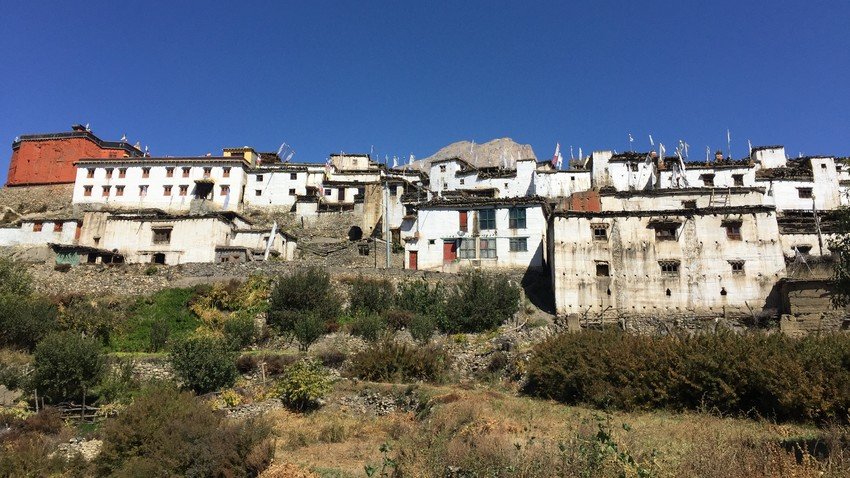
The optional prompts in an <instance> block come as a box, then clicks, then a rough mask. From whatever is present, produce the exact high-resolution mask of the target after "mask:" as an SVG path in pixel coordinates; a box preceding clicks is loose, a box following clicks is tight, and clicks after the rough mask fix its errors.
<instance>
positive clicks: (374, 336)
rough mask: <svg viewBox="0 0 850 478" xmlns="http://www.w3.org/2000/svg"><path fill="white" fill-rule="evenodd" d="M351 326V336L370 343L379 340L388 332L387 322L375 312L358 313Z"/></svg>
mask: <svg viewBox="0 0 850 478" xmlns="http://www.w3.org/2000/svg"><path fill="white" fill-rule="evenodd" d="M349 326H350V327H351V335H356V336H358V337H362V338H363V339H365V340H368V341H370V342H374V341H375V340H378V338H379V337H381V335H383V333H384V332H386V331H387V322H386V321H385V320H384V318H383V317H381V316H380V315H378V314H376V313H374V312H360V313H358V314H357V315H355V316H354V319H353V320H352V321H351V323H350V324H349Z"/></svg>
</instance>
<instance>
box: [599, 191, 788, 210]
mask: <svg viewBox="0 0 850 478" xmlns="http://www.w3.org/2000/svg"><path fill="white" fill-rule="evenodd" d="M674 191H675V192H674ZM712 192H713V196H714V202H715V205H717V203H720V202H721V201H723V200H724V198H726V197H728V201H727V202H726V204H725V205H726V206H754V205H771V204H772V198H768V197H766V196H765V195H764V194H762V193H760V192H758V191H744V190H741V189H732V191H731V192H729V191H728V190H723V189H717V190H715V191H712ZM712 192H705V191H697V190H692V189H687V188H686V189H677V190H670V193H669V194H656V193H649V192H647V193H632V194H630V195H629V196H628V197H618V196H614V195H610V194H602V195H601V196H600V199H601V202H602V210H603V211H650V210H651V211H656V210H668V209H669V210H674V211H678V212H682V210H683V204H682V203H683V202H684V201H696V205H697V208H706V207H709V205H710V204H711V202H712Z"/></svg>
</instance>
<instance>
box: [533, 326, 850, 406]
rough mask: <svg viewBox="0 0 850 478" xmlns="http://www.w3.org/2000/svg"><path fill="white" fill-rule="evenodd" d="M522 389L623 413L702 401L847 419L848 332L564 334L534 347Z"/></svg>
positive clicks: (849, 390)
mask: <svg viewBox="0 0 850 478" xmlns="http://www.w3.org/2000/svg"><path fill="white" fill-rule="evenodd" d="M524 389H525V392H526V393H529V394H532V395H537V396H541V397H547V398H553V399H556V400H559V401H562V402H566V403H587V404H591V405H593V406H596V407H610V408H618V409H625V410H632V409H652V408H669V409H674V410H680V409H704V408H708V409H713V410H717V411H720V412H722V413H756V414H758V415H760V416H766V417H771V418H775V419H779V420H815V421H821V420H834V419H839V420H845V421H846V420H847V419H848V416H847V411H848V407H850V337H845V336H841V335H836V336H827V337H807V338H804V339H793V338H789V337H785V336H783V335H779V334H773V335H762V334H753V335H735V334H733V333H730V332H723V333H719V334H712V335H700V336H695V337H689V338H686V339H682V340H678V339H676V338H672V337H646V336H636V335H629V334H625V333H618V332H616V331H608V332H582V333H580V334H563V335H559V336H556V337H554V338H552V339H549V340H548V341H546V342H544V343H542V344H540V345H538V346H537V347H536V348H535V351H534V354H533V355H532V358H531V360H530V362H529V365H528V381H527V383H526V385H525V387H524Z"/></svg>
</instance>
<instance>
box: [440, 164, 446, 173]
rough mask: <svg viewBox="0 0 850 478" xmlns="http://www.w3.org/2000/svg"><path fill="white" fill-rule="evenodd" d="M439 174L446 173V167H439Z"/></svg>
mask: <svg viewBox="0 0 850 478" xmlns="http://www.w3.org/2000/svg"><path fill="white" fill-rule="evenodd" d="M440 172H441V173H445V172H446V165H445V164H442V165H440Z"/></svg>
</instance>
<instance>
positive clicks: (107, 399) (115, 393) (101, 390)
mask: <svg viewBox="0 0 850 478" xmlns="http://www.w3.org/2000/svg"><path fill="white" fill-rule="evenodd" d="M134 372H135V363H133V361H132V360H121V359H118V360H116V361H115V362H114V363H112V364H111V367H108V371H107V372H106V373H105V374H104V376H103V379H102V380H101V381H100V385H99V386H98V387H97V394H98V397H99V398H98V402H100V403H101V404H106V403H128V402H130V401H131V400H132V397H133V395H134V394H135V393H136V392H138V390H139V388H140V385H139V382H138V380H136V377H135V373H134Z"/></svg>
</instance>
